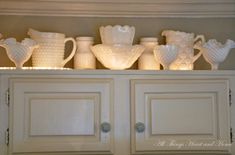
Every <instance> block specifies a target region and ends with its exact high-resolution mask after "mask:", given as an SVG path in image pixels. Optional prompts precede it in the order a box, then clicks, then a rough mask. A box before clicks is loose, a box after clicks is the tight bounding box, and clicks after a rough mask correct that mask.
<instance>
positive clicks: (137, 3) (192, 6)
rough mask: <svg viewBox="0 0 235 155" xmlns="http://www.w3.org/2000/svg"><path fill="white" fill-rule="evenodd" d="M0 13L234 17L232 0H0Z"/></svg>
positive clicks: (84, 15) (234, 8)
mask: <svg viewBox="0 0 235 155" xmlns="http://www.w3.org/2000/svg"><path fill="white" fill-rule="evenodd" d="M0 14H1V15H33V16H35V15H36V16H75V17H76V16H78V17H186V18H207V17H212V18H216V17H221V18H223V17H232V18H234V17H235V0H0Z"/></svg>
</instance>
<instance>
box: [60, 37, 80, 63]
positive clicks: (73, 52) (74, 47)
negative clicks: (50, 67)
mask: <svg viewBox="0 0 235 155" xmlns="http://www.w3.org/2000/svg"><path fill="white" fill-rule="evenodd" d="M67 41H72V42H73V49H72V52H71V54H70V55H69V56H68V57H67V58H66V59H64V60H63V62H62V63H61V66H62V67H63V66H64V65H65V64H66V63H67V62H68V61H69V60H71V59H72V58H73V56H74V55H75V52H76V48H77V47H76V41H75V40H74V39H73V38H71V37H70V38H65V40H64V43H66V42H67Z"/></svg>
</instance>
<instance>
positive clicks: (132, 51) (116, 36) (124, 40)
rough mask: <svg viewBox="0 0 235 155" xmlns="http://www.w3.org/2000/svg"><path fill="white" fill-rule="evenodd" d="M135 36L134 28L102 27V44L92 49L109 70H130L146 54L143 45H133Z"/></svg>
mask: <svg viewBox="0 0 235 155" xmlns="http://www.w3.org/2000/svg"><path fill="white" fill-rule="evenodd" d="M134 35H135V28H134V27H133V26H128V25H125V26H120V25H115V26H110V25H108V26H101V27H100V36H101V41H102V44H98V45H95V46H93V47H91V49H92V52H93V53H94V55H95V56H96V58H97V59H98V60H99V61H100V62H101V63H102V64H103V65H104V66H105V67H106V68H109V69H115V70H122V69H127V68H130V67H131V66H132V65H133V63H134V62H135V61H136V60H137V59H138V58H139V57H140V55H141V54H142V53H143V52H144V47H143V46H142V45H132V44H133V39H134Z"/></svg>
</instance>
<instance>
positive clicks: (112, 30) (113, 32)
mask: <svg viewBox="0 0 235 155" xmlns="http://www.w3.org/2000/svg"><path fill="white" fill-rule="evenodd" d="M100 36H101V40H102V43H103V44H105V45H114V44H122V45H132V43H133V39H134V36H135V27H133V26H128V25H125V26H120V25H115V26H111V25H108V26H101V27H100Z"/></svg>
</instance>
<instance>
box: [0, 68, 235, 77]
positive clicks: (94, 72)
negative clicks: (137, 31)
mask: <svg viewBox="0 0 235 155" xmlns="http://www.w3.org/2000/svg"><path fill="white" fill-rule="evenodd" d="M0 75H158V76H165V75H175V76H180V75H184V76H185V75H189V76H190V75H192V76H197V75H198V76H200V75H202V76H206V75H218V76H224V75H225V76H235V70H214V71H211V70H193V71H165V70H160V71H159V70H101V69H100V70H99V69H98V70H73V69H12V68H7V69H0Z"/></svg>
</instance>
